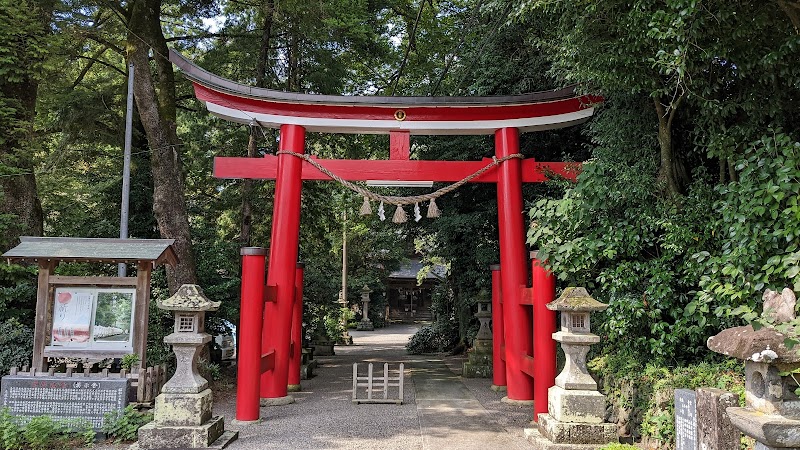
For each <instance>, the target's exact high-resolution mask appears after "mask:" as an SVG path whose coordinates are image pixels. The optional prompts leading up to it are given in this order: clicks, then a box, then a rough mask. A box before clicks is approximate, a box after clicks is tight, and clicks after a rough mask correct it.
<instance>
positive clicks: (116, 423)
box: [103, 405, 153, 442]
mask: <svg viewBox="0 0 800 450" xmlns="http://www.w3.org/2000/svg"><path fill="white" fill-rule="evenodd" d="M152 420H153V413H150V412H147V413H145V412H140V411H137V410H136V409H135V408H134V407H133V405H128V406H126V407H125V409H124V410H122V411H113V412H110V413H108V414H106V416H105V420H104V421H103V433H105V434H106V436H108V438H109V439H114V442H122V441H135V440H136V438H137V432H138V431H139V428H141V427H142V426H143V425H146V424H147V423H149V422H151V421H152Z"/></svg>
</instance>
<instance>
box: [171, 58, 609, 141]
mask: <svg viewBox="0 0 800 450" xmlns="http://www.w3.org/2000/svg"><path fill="white" fill-rule="evenodd" d="M170 61H171V62H172V63H173V64H175V65H176V66H177V67H178V68H180V69H181V71H182V72H183V73H184V76H186V78H188V79H189V80H191V81H192V82H193V83H194V89H195V95H196V96H197V98H198V99H199V100H200V101H202V102H203V103H205V105H206V108H208V110H209V112H211V113H212V114H214V115H217V116H219V117H221V118H223V119H226V120H230V121H233V122H239V123H254V122H256V123H258V124H259V125H261V126H265V127H271V128H278V127H280V125H283V124H294V125H301V126H303V127H305V128H306V129H308V130H309V131H322V132H335V133H372V134H386V133H389V132H390V131H395V130H407V131H409V132H410V133H411V134H433V135H441V134H459V135H462V134H463V135H466V134H493V133H494V132H495V130H497V129H500V128H506V127H515V128H519V129H520V130H521V131H539V130H546V129H554V128H563V127H566V126H570V125H574V124H578V123H581V122H584V121H586V120H588V119H589V118H590V117H591V116H592V114H593V113H594V108H593V105H594V104H595V103H598V102H600V101H602V98H601V97H597V96H590V95H578V94H577V93H576V92H575V87H574V86H570V87H567V88H563V89H557V90H552V91H541V92H534V93H529V94H521V95H509V96H488V97H480V96H472V97H395V96H392V97H387V96H352V95H351V96H344V95H343V96H338V95H318V94H303V93H292V92H282V91H276V90H271V89H265V88H258V87H253V86H247V85H244V84H240V83H236V82H234V81H231V80H228V79H225V78H222V77H220V76H217V75H214V74H212V73H210V72H208V71H206V70H205V69H203V68H201V67H199V66H197V65H196V64H194V63H193V62H192V61H190V60H189V59H187V58H186V57H184V56H183V55H181V54H180V53H178V52H176V51H175V50H172V49H170Z"/></svg>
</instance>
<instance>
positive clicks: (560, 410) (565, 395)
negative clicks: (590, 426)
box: [547, 386, 606, 423]
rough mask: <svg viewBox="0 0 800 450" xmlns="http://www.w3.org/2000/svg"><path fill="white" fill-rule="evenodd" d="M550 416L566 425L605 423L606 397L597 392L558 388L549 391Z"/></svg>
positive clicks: (554, 387) (548, 405)
mask: <svg viewBox="0 0 800 450" xmlns="http://www.w3.org/2000/svg"><path fill="white" fill-rule="evenodd" d="M547 410H548V411H549V412H550V416H551V417H552V418H553V419H555V420H557V421H559V422H566V423H603V420H604V418H605V414H606V397H605V396H604V395H603V394H601V393H599V392H597V391H568V390H566V389H562V388H560V387H558V386H552V387H551V388H550V389H548V390H547Z"/></svg>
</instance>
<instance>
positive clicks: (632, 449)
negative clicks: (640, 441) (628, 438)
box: [598, 444, 639, 450]
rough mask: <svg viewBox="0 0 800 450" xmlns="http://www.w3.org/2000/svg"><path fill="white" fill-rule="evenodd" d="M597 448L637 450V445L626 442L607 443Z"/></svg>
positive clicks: (603, 449)
mask: <svg viewBox="0 0 800 450" xmlns="http://www.w3.org/2000/svg"><path fill="white" fill-rule="evenodd" d="M598 450H639V447H637V446H635V445H628V444H608V445H604V446H602V447H600V448H599V449H598Z"/></svg>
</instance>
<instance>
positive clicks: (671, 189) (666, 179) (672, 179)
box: [653, 96, 688, 196]
mask: <svg viewBox="0 0 800 450" xmlns="http://www.w3.org/2000/svg"><path fill="white" fill-rule="evenodd" d="M682 100H683V96H681V97H678V99H677V100H676V101H675V102H674V103H673V104H671V105H670V107H669V109H668V110H667V109H666V108H664V105H663V104H662V103H661V100H660V99H659V98H654V99H653V102H654V103H655V107H656V113H657V114H658V144H659V147H660V162H661V166H660V167H659V169H658V179H659V181H662V182H663V183H664V185H665V186H666V188H667V194H668V195H670V196H677V195H682V194H683V193H684V188H685V186H686V184H687V182H688V176H687V175H686V169H685V168H684V167H683V163H682V162H681V161H680V159H679V158H678V157H677V155H676V154H675V148H674V146H673V143H672V121H673V119H674V118H675V112H676V111H677V109H678V107H679V106H680V103H681V101H682Z"/></svg>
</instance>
